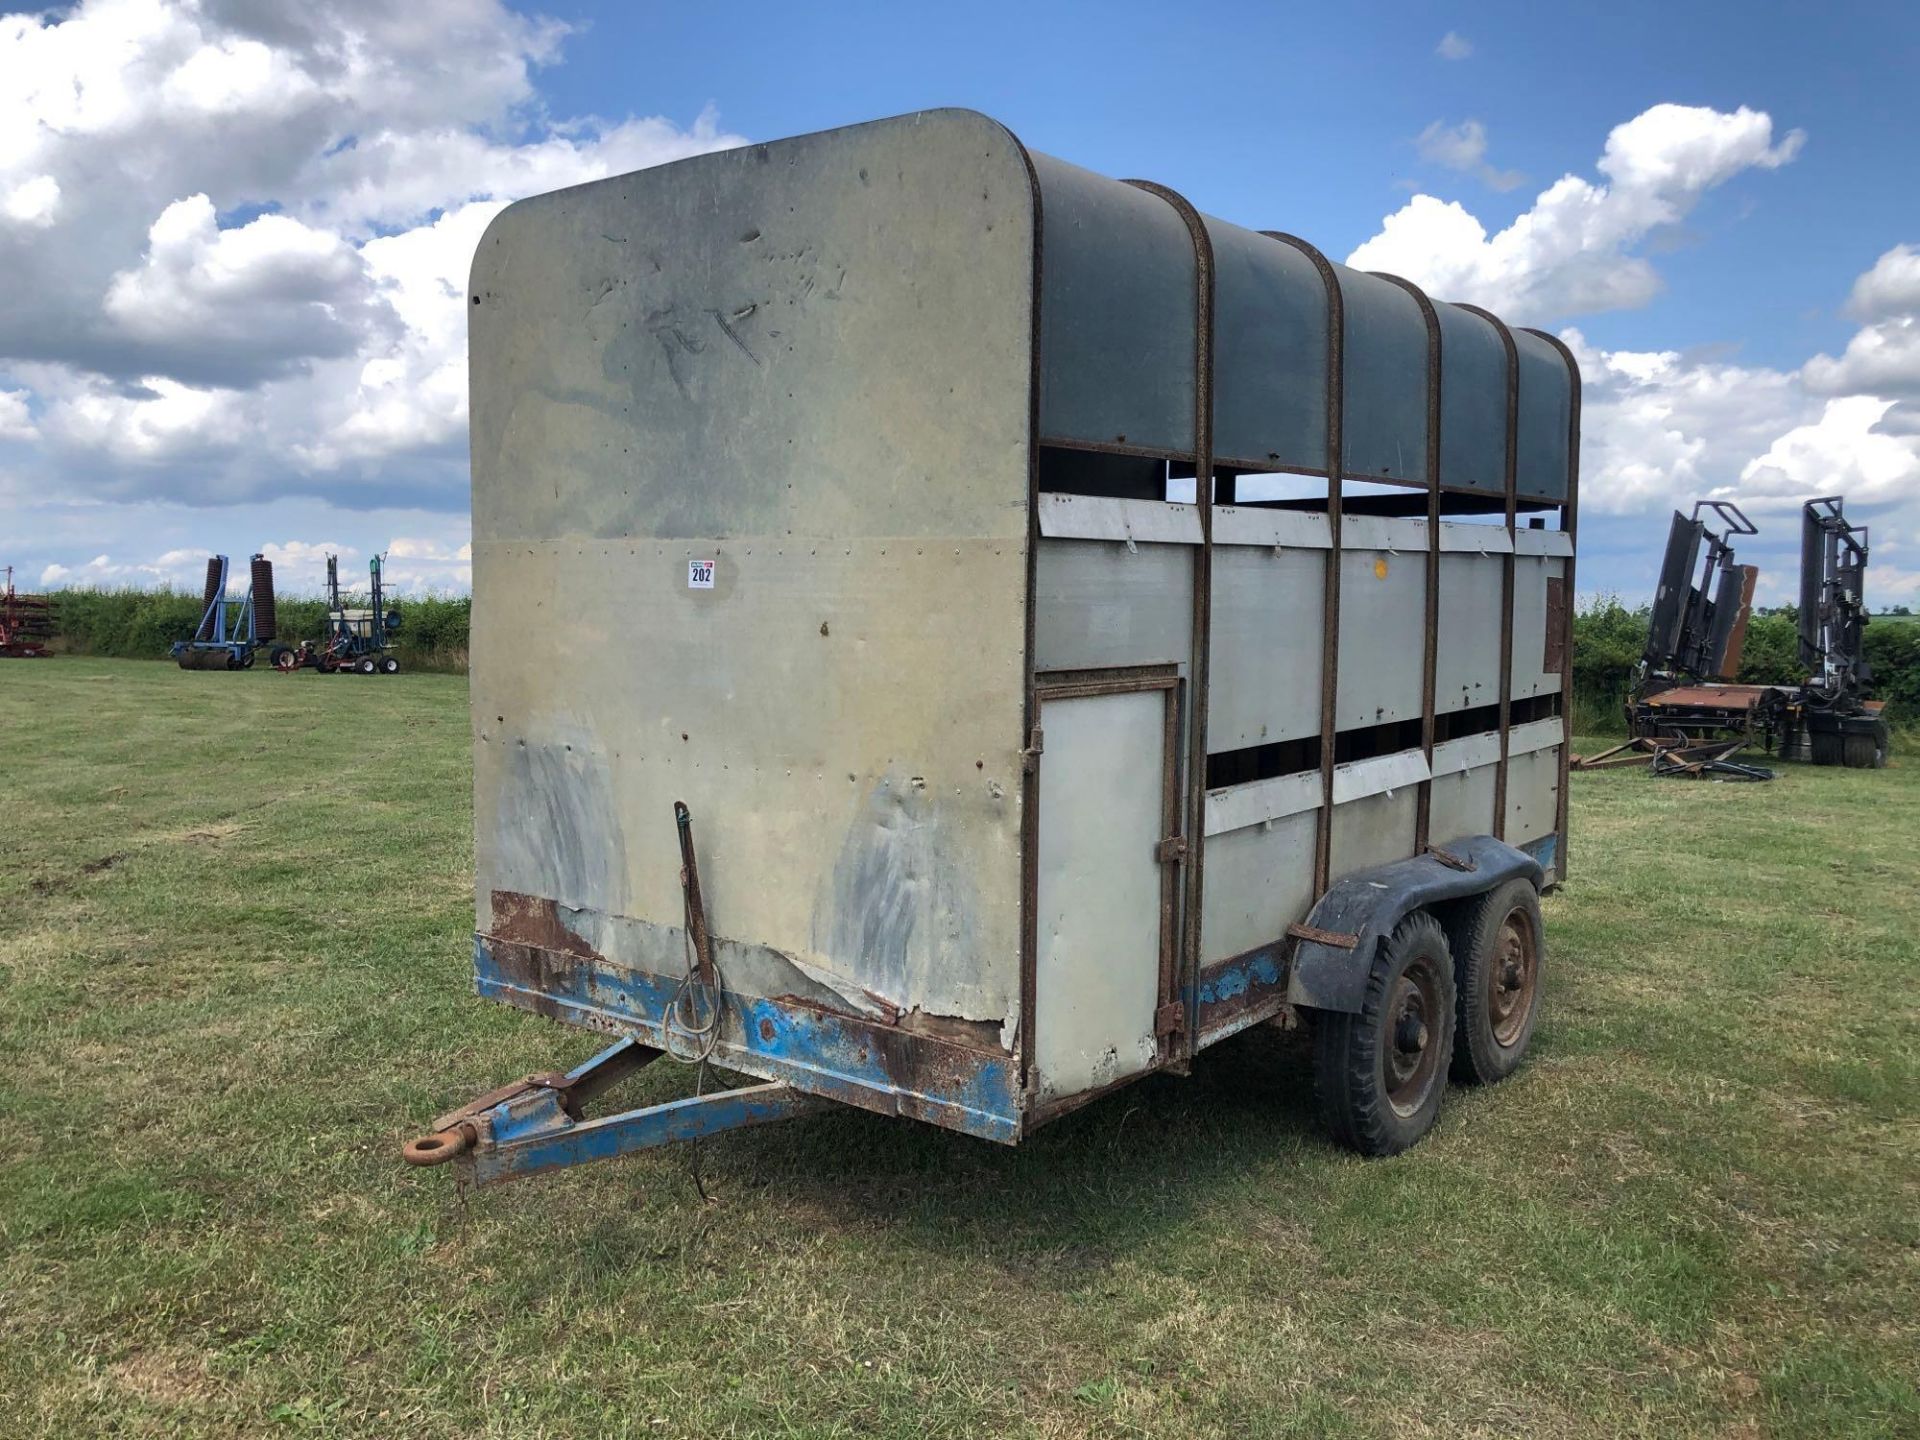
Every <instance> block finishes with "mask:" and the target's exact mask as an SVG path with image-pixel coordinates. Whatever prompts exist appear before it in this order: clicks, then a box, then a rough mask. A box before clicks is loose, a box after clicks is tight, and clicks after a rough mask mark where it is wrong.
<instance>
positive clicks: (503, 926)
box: [491, 890, 606, 960]
mask: <svg viewBox="0 0 1920 1440" xmlns="http://www.w3.org/2000/svg"><path fill="white" fill-rule="evenodd" d="M491 906H492V910H493V927H492V930H491V935H492V937H493V938H494V939H496V940H504V941H507V942H508V943H510V944H513V945H526V946H532V947H533V948H535V949H538V950H551V951H555V952H557V953H558V954H561V955H571V956H573V957H575V958H576V959H580V960H604V959H605V958H606V957H605V956H603V955H601V954H600V953H599V952H598V951H597V950H595V949H594V948H593V947H592V946H591V945H589V944H587V942H586V941H584V940H582V939H581V938H580V937H579V936H578V935H576V934H574V933H573V931H571V930H569V929H568V928H567V925H566V922H565V921H563V920H562V919H561V918H560V906H559V904H558V903H557V902H556V901H553V900H547V899H543V898H542V897H540V896H537V895H522V894H521V893H519V892H518V891H517V890H495V891H494V892H493V895H492V899H491Z"/></svg>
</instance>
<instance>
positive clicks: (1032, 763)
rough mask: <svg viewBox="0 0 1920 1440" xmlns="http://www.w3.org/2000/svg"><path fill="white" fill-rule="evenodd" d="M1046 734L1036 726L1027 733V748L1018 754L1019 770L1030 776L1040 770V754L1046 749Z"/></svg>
mask: <svg viewBox="0 0 1920 1440" xmlns="http://www.w3.org/2000/svg"><path fill="white" fill-rule="evenodd" d="M1046 740H1047V732H1046V731H1044V730H1042V729H1041V728H1040V727H1039V726H1038V725H1036V726H1034V727H1033V729H1032V730H1030V731H1029V732H1028V733H1027V748H1026V749H1024V750H1022V751H1021V752H1020V768H1021V769H1022V770H1024V771H1025V772H1026V773H1027V774H1029V775H1031V774H1033V772H1034V771H1035V770H1038V769H1039V768H1040V752H1041V751H1042V750H1044V749H1046Z"/></svg>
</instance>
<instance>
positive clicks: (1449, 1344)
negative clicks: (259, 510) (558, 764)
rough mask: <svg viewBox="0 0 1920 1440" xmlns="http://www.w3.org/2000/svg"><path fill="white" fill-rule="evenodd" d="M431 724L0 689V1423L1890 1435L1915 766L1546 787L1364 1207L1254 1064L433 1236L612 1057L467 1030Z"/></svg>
mask: <svg viewBox="0 0 1920 1440" xmlns="http://www.w3.org/2000/svg"><path fill="white" fill-rule="evenodd" d="M465 693H466V692H465V683H464V681H463V680H461V679H459V678H458V677H450V676H436V675H406V676H401V677H399V678H398V679H394V680H361V679H358V678H326V677H321V676H317V675H311V674H307V675H296V676H292V677H282V676H275V675H271V674H267V673H265V672H264V671H259V670H256V671H254V672H252V673H250V674H241V675H227V674H218V673H209V674H186V673H182V672H180V671H178V670H176V669H174V668H172V667H171V666H165V665H158V664H135V663H126V662H109V661H86V660H75V659H62V660H56V661H50V662H44V663H34V662H0V805H4V810H3V811H0V813H4V815H5V825H6V832H5V833H6V843H5V845H4V846H0V1433H4V1434H9V1435H12V1434H19V1435H23V1436H25V1435H54V1436H101V1435H174V1434H178V1435H218V1436H226V1435H232V1436H241V1435H245V1436H254V1435H261V1434H275V1433H286V1434H315V1435H365V1436H382V1437H386V1436H414V1435H430V1436H509V1435H513V1436H517V1435H540V1436H583V1437H584V1436H592V1437H604V1436H655V1435H686V1436H758V1435H792V1436H837V1435H885V1436H903V1437H915V1440H920V1437H926V1436H932V1435H983V1436H985V1435H1002V1434H1010V1435H1036V1436H1069V1435H1115V1436H1120V1435H1129V1436H1131V1435H1217V1436H1235V1437H1239V1436H1265V1435H1276V1436H1284V1435H1302V1436H1305V1435H1356V1436H1357V1435H1380V1436H1420V1435H1459V1434H1478V1435H1569V1434H1594V1435H1655V1434H1658V1435H1669V1434H1696V1433H1697V1434H1710V1435H1725V1436H1755V1435H1782V1436H1784V1435H1806V1436H1816V1435H1817V1436H1827V1435H1860V1436H1883V1435H1889V1434H1900V1433H1908V1434H1920V1398H1917V1397H1916V1392H1915V1388H1914V1376H1915V1374H1916V1371H1917V1370H1920V1365H1917V1364H1916V1357H1920V1128H1917V1127H1916V1112H1917V1107H1916V1104H1915V1098H1914V1097H1915V1095H1916V1090H1917V1088H1920V1086H1917V1083H1916V1082H1920V1073H1917V1072H1920V1004H1917V1002H1916V995H1920V984H1917V983H1916V982H1917V979H1920V943H1917V942H1916V935H1920V891H1917V889H1916V885H1915V880H1914V857H1915V854H1916V852H1920V767H1916V766H1915V765H1914V764H1913V763H1912V762H1911V761H1905V762H1900V763H1896V765H1895V767H1894V768H1892V769H1889V770H1886V771H1882V772H1877V773H1876V772H1846V771H1814V770H1811V769H1804V768H1799V767H1787V768H1785V770H1784V771H1783V775H1782V778H1781V779H1780V780H1779V781H1778V782H1776V783H1775V784H1773V785H1770V786H1731V785H1713V784H1696V783H1686V782H1679V781H1671V782H1670V781H1656V780H1653V779H1650V778H1649V777H1647V776H1645V775H1643V774H1639V773H1634V772H1625V773H1613V774H1596V775H1582V776H1576V777H1574V797H1573V799H1574V812H1573V813H1574V869H1573V880H1572V883H1571V884H1570V885H1568V886H1567V887H1566V889H1565V890H1564V891H1563V892H1562V893H1560V894H1559V895H1557V896H1555V897H1552V898H1551V899H1550V900H1549V902H1548V906H1547V911H1548V931H1549V941H1550V946H1551V960H1550V963H1551V967H1552V968H1551V972H1550V982H1549V986H1548V992H1547V1010H1546V1014H1545V1018H1544V1020H1543V1022H1542V1025H1541V1028H1540V1031H1539V1033H1538V1037H1537V1039H1536V1041H1535V1046H1536V1058H1535V1060H1534V1062H1533V1063H1532V1064H1531V1065H1530V1066H1529V1067H1528V1068H1527V1069H1526V1070H1525V1071H1523V1072H1522V1074H1521V1075H1520V1076H1519V1077H1517V1078H1516V1079H1515V1080H1514V1081H1513V1082H1511V1083H1509V1084H1507V1085H1503V1086H1500V1087H1497V1088H1495V1089H1493V1090H1491V1091H1488V1092H1485V1093H1466V1092H1462V1091H1455V1092H1454V1093H1453V1094H1452V1095H1451V1096H1450V1097H1449V1101H1448V1104H1447V1108H1446V1110H1445V1112H1444V1113H1443V1115H1442V1119H1441V1123H1440V1127H1439V1129H1438V1131H1437V1132H1436V1133H1435V1134H1434V1135H1433V1136H1432V1137H1431V1138H1430V1139H1429V1140H1428V1141H1427V1142H1426V1143H1425V1144H1423V1145H1421V1146H1420V1147H1419V1148H1418V1149H1416V1150H1415V1151H1413V1152H1411V1153H1409V1154H1408V1155H1405V1156H1403V1157H1400V1158H1398V1159H1395V1160H1391V1161H1387V1162H1375V1163H1365V1162H1362V1161H1359V1160H1357V1159H1354V1158H1352V1157H1350V1156H1348V1155H1345V1154H1343V1153H1340V1152H1338V1151H1335V1150H1333V1149H1332V1148H1330V1147H1329V1146H1328V1145H1327V1144H1326V1143H1324V1142H1323V1141H1322V1139H1321V1137H1320V1134H1319V1132H1318V1131H1317V1129H1316V1128H1315V1124H1314V1120H1313V1116H1312V1112H1311V1106H1310V1101H1309V1083H1310V1075H1309V1066H1308V1063H1307V1056H1306V1054H1305V1052H1304V1050H1303V1049H1302V1047H1301V1046H1300V1044H1299V1043H1298V1042H1297V1041H1296V1040H1292V1039H1289V1038H1288V1037H1285V1036H1281V1035H1278V1034H1275V1033H1272V1032H1268V1031H1262V1032H1260V1033H1258V1034H1252V1035H1248V1036H1245V1037H1242V1038H1241V1039H1238V1040H1236V1041H1233V1042H1230V1043H1228V1044H1227V1045H1225V1046H1222V1047H1220V1048H1219V1049H1218V1050H1216V1051H1212V1052H1209V1053H1208V1054H1207V1056H1206V1057H1204V1059H1203V1060H1202V1061H1201V1063H1200V1064H1199V1065H1198V1066H1197V1069H1196V1073H1195V1075H1194V1076H1193V1077H1192V1078H1191V1079H1187V1080H1177V1079H1165V1080H1160V1079H1155V1080H1150V1081H1147V1082H1145V1083H1142V1084H1140V1085H1138V1086H1135V1087H1133V1088H1131V1089H1129V1090H1126V1091H1123V1092H1121V1093H1118V1094H1116V1095H1114V1096H1112V1097H1110V1098H1108V1099H1106V1100H1104V1101H1102V1102H1100V1103H1099V1104H1096V1105H1094V1106H1091V1107H1089V1108H1088V1109H1086V1110H1084V1111H1082V1112H1080V1113H1078V1114H1076V1115H1074V1116H1072V1117H1070V1118H1068V1119H1066V1120H1063V1121H1061V1122H1059V1123H1058V1124H1057V1125H1055V1126H1053V1127H1051V1128H1049V1129H1047V1130H1045V1131H1043V1132H1041V1133H1040V1134H1039V1135H1038V1136H1036V1137H1035V1139H1034V1140H1033V1141H1031V1142H1030V1143H1029V1144H1027V1145H1025V1146H1022V1147H1021V1148H1019V1149H1017V1150H1005V1149H1001V1148H997V1147H994V1146H990V1145H987V1144H985V1143H982V1142H978V1141H972V1140H967V1139H964V1138H962V1137H959V1136H954V1135H948V1134H945V1133H943V1132H940V1131H937V1130H933V1129H931V1128H927V1127H923V1126H917V1125H914V1124H912V1123H910V1122H906V1121H886V1120H882V1119H879V1118H877V1117H873V1116H868V1115H864V1114H859V1113H854V1112H850V1111H849V1112H836V1113H830V1114H827V1115H823V1116H819V1117H814V1118H808V1119H804V1120H800V1121H795V1122H793V1123H791V1124H788V1125H784V1126H775V1127H772V1128H769V1129H765V1130H756V1131H747V1132H742V1133H740V1134H736V1135H731V1136H725V1137H721V1138H720V1139H717V1140H714V1141H710V1142H708V1143H707V1144H706V1145H705V1146H704V1147H703V1149H702V1152H701V1154H700V1160H699V1163H700V1165H701V1167H702V1169H703V1172H704V1176H705V1180H706V1184H707V1187H708V1189H709V1190H710V1191H711V1192H712V1194H713V1195H714V1196H715V1200H714V1202H713V1203H711V1204H705V1203H702V1202H701V1200H700V1199H699V1198H698V1196H697V1194H696V1191H695V1189H694V1186H693V1184H692V1182H691V1179H690V1177H689V1173H688V1168H687V1167H688V1157H687V1156H686V1155H685V1154H683V1153H673V1152H655V1153H652V1154H648V1155H644V1156H639V1157H634V1158H632V1159H629V1160H627V1161H622V1162H616V1163H614V1164H610V1165H603V1166H599V1167H589V1168H587V1169H584V1170H582V1171H579V1172H577V1173H573V1174H566V1175H560V1176H557V1177H551V1178H548V1179H544V1180H539V1181H532V1182H527V1183H524V1184H521V1185H516V1186H507V1187H504V1188H502V1189H499V1190H491V1191H486V1192H482V1193H480V1194H477V1195H473V1196H470V1197H465V1198H463V1197H462V1196H460V1195H459V1194H457V1193H456V1191H455V1188H454V1186H453V1184H452V1183H451V1182H452V1177H451V1175H450V1174H449V1173H448V1172H446V1171H411V1170H408V1169H406V1168H404V1167H403V1166H401V1165H400V1164H399V1163H398V1159H397V1150H398V1145H399V1142H400V1141H401V1140H402V1139H404V1138H405V1137H407V1136H408V1135H410V1134H412V1133H414V1132H415V1131H416V1130H417V1129H418V1128H419V1127H420V1125H421V1123H422V1122H423V1121H424V1120H425V1119H427V1118H428V1117H430V1116H432V1115H433V1114H434V1113H435V1112H436V1111H437V1110H439V1109H441V1108H443V1107H444V1106H445V1105H447V1104H448V1103H450V1102H455V1101H460V1100H464V1099H466V1098H468V1097H469V1096H471V1095H472V1094H474V1093H476V1092H478V1091H480V1090H483V1089H486V1088H489V1087H491V1086H493V1085H495V1084H497V1083H499V1082H500V1081H502V1080H504V1079H507V1078H510V1077H512V1076H515V1075H518V1074H522V1073H525V1072H527V1071H530V1070H534V1069H546V1068H549V1067H552V1066H554V1065H558V1064H561V1063H570V1062H572V1061H575V1060H577V1059H579V1058H582V1057H583V1056H585V1055H586V1054H588V1053H590V1052H591V1050H592V1049H593V1048H594V1042H593V1040H592V1039H590V1038H589V1037H586V1036H582V1035H575V1034H572V1033H570V1032H567V1031H564V1030H562V1029H559V1028H557V1027H555V1026H553V1025H551V1024H549V1023H548V1022H546V1021H543V1020H540V1019H537V1018H533V1017H529V1016H523V1015H520V1014H516V1013H512V1012H509V1011H506V1010H504V1009H501V1008H499V1007H496V1006H492V1005H489V1004H487V1003H484V1002H482V1001H479V1000H477V999H475V998H473V996H472V995H471V993H470V990H469V985H468V965H469V933H468V932H469V929H470V926H471V923H472V920H471V900H470V895H469V887H470V873H471V859H472V856H471V842H470V838H469V793H468V784H469V780H468V776H469V770H468V753H467V751H468V729H467V714H466V703H465ZM718 918H719V921H720V924H721V925H722V927H723V928H724V923H725V922H724V917H718ZM690 1086H691V1078H690V1076H689V1075H688V1072H686V1071H685V1070H683V1069H679V1068H677V1067H671V1066H659V1067H655V1069H654V1070H653V1071H651V1072H648V1073H644V1074H643V1075H642V1076H641V1077H640V1078H639V1079H638V1080H637V1081H636V1082H634V1085H633V1087H632V1092H631V1093H633V1094H635V1095H636V1096H639V1097H651V1098H665V1097H667V1096H669V1095H671V1094H675V1093H685V1092H686V1091H688V1090H689V1089H690Z"/></svg>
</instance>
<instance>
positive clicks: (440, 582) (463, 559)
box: [385, 535, 473, 594]
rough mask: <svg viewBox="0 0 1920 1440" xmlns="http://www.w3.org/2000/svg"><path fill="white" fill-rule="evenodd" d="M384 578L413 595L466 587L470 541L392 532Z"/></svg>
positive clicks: (469, 577)
mask: <svg viewBox="0 0 1920 1440" xmlns="http://www.w3.org/2000/svg"><path fill="white" fill-rule="evenodd" d="M385 578H386V583H387V584H389V585H391V586H392V587H393V588H394V589H395V590H396V591H402V592H412V593H414V594H425V593H430V592H435V591H443V590H470V589H472V588H473V545H472V542H471V541H464V540H463V541H460V542H459V543H455V542H454V541H453V540H452V539H451V538H446V539H434V538H431V537H422V536H404V535H396V536H394V537H393V539H392V540H391V541H390V542H388V545H387V560H386V570H385Z"/></svg>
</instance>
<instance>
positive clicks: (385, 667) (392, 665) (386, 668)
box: [380, 655, 400, 675]
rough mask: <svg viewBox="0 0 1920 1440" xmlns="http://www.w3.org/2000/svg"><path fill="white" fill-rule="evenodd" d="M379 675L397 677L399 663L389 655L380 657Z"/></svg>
mask: <svg viewBox="0 0 1920 1440" xmlns="http://www.w3.org/2000/svg"><path fill="white" fill-rule="evenodd" d="M380 673H381V674H382V675H398V674H399V673H400V662H399V661H398V660H396V659H394V658H393V656H391V655H382V656H381V657H380Z"/></svg>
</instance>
